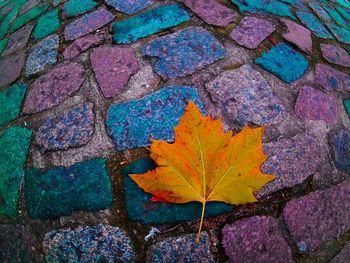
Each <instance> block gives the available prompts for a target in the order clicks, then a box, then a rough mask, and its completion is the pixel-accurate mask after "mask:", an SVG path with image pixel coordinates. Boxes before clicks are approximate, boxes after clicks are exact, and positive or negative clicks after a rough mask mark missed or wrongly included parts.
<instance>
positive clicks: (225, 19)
mask: <svg viewBox="0 0 350 263" xmlns="http://www.w3.org/2000/svg"><path fill="white" fill-rule="evenodd" d="M183 2H184V4H185V5H186V6H187V7H188V8H190V9H191V10H192V11H193V12H194V13H195V14H196V15H198V16H199V17H200V18H202V19H203V20H204V21H205V22H206V23H208V24H210V25H214V26H221V27H225V26H227V25H228V24H229V23H231V22H233V21H237V19H238V17H239V16H238V14H237V13H236V12H234V11H233V10H232V9H229V8H227V7H226V6H224V5H222V4H220V3H219V2H217V1H216V0H183Z"/></svg>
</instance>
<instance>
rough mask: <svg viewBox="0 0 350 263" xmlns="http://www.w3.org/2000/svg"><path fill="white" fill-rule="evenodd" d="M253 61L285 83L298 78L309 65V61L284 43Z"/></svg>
mask: <svg viewBox="0 0 350 263" xmlns="http://www.w3.org/2000/svg"><path fill="white" fill-rule="evenodd" d="M255 63H256V64H258V65H260V66H261V67H263V68H264V69H266V70H267V71H269V72H271V73H273V74H274V75H276V76H277V77H279V78H280V79H282V80H283V81H284V82H287V83H292V82H294V81H296V80H298V79H300V78H301V77H302V76H303V75H304V73H305V72H306V70H307V69H308V67H309V62H308V61H307V60H306V58H305V57H304V56H303V55H302V54H300V53H299V52H297V51H295V50H294V49H292V48H291V47H290V46H289V45H287V44H284V43H282V44H278V45H276V46H274V47H273V48H271V49H270V50H269V51H267V52H265V53H263V54H262V55H261V57H259V58H257V59H256V60H255Z"/></svg>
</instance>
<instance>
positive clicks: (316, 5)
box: [309, 2, 333, 22]
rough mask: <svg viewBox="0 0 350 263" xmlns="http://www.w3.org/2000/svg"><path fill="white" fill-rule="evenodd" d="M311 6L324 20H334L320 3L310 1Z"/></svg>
mask: <svg viewBox="0 0 350 263" xmlns="http://www.w3.org/2000/svg"><path fill="white" fill-rule="evenodd" d="M309 6H310V7H311V8H312V10H314V11H315V13H316V14H317V16H318V17H319V18H320V19H322V20H323V21H324V22H332V21H333V19H332V18H331V17H330V15H329V14H328V13H327V12H326V10H324V9H323V8H322V6H321V5H320V4H319V3H316V2H313V3H310V4H309Z"/></svg>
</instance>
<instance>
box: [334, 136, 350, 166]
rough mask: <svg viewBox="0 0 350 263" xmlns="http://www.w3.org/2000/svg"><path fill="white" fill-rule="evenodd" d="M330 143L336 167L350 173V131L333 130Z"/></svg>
mask: <svg viewBox="0 0 350 263" xmlns="http://www.w3.org/2000/svg"><path fill="white" fill-rule="evenodd" d="M329 143H330V146H331V147H330V148H331V152H332V156H333V158H334V163H335V166H336V167H337V168H338V169H339V170H341V171H343V172H345V173H349V172H350V159H349V155H350V131H349V130H346V129H338V130H333V131H331V132H330V133H329Z"/></svg>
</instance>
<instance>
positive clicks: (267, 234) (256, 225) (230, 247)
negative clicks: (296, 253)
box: [222, 216, 294, 263]
mask: <svg viewBox="0 0 350 263" xmlns="http://www.w3.org/2000/svg"><path fill="white" fill-rule="evenodd" d="M222 236H223V241H222V245H223V247H224V249H225V254H226V255H227V256H228V257H230V262H235V263H247V262H271V263H272V262H284V263H292V262H294V261H293V257H292V250H291V248H290V247H289V245H288V242H287V241H286V240H285V238H284V237H283V234H282V232H281V230H280V227H279V224H278V221H277V220H276V219H275V218H273V217H269V216H253V217H250V218H246V219H242V220H240V221H237V222H235V223H233V224H231V225H226V226H225V227H224V228H223V230H222Z"/></svg>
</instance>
